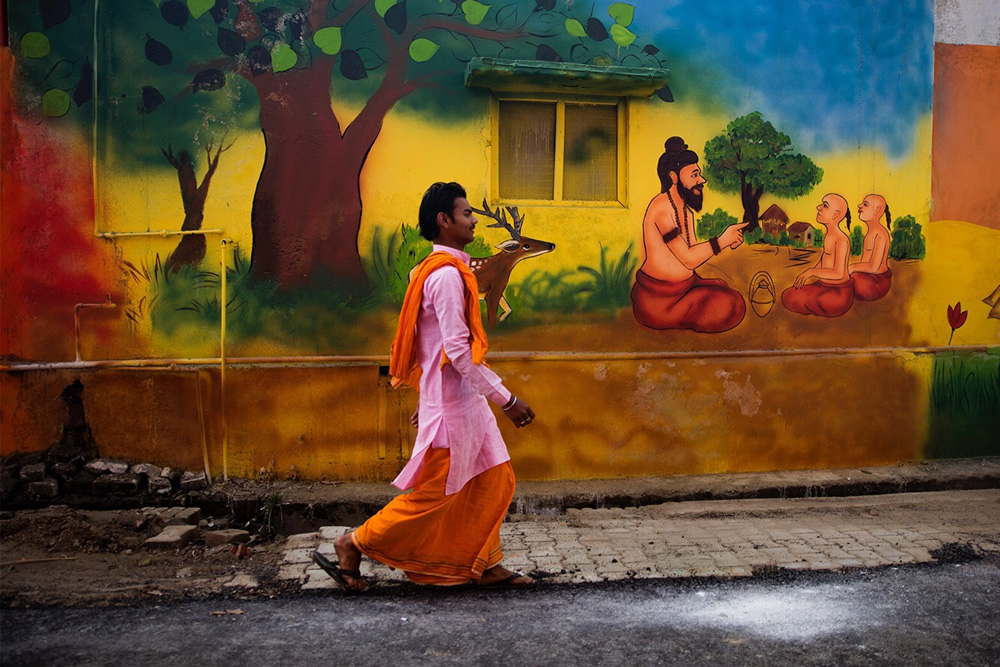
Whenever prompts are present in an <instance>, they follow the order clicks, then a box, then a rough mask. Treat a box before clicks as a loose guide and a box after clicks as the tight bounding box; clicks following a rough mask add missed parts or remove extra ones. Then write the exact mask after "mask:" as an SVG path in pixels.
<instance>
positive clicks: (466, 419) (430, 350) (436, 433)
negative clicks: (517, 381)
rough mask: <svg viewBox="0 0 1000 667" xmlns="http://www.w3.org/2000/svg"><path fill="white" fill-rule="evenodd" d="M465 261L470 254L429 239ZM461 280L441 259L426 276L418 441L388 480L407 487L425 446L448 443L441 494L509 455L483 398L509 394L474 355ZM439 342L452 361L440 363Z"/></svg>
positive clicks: (498, 399)
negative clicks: (446, 472)
mask: <svg viewBox="0 0 1000 667" xmlns="http://www.w3.org/2000/svg"><path fill="white" fill-rule="evenodd" d="M434 250H435V251H439V252H446V253H448V254H450V255H453V256H455V257H458V258H460V259H461V260H462V261H463V262H465V263H466V264H468V262H469V255H467V254H466V253H464V252H462V251H460V250H455V249H453V248H448V247H446V246H439V245H435V246H434ZM464 294H465V283H464V282H463V281H462V276H461V275H460V274H459V272H458V269H456V268H455V267H453V266H443V267H441V268H440V269H438V270H436V271H434V272H433V273H432V274H430V275H429V276H428V277H427V280H426V281H425V282H424V289H423V294H422V297H421V301H420V313H419V315H418V316H417V361H418V362H419V363H420V368H421V371H422V374H421V376H420V403H419V408H418V411H419V424H420V425H419V427H418V428H417V441H416V443H415V444H414V446H413V454H412V455H411V456H410V461H409V462H408V463H407V464H406V466H405V467H404V468H403V471H402V472H400V473H399V476H398V477H396V479H395V480H393V485H395V486H397V487H398V488H400V489H404V490H406V489H409V488H412V487H413V481H414V480H415V479H416V477H417V473H418V472H419V471H420V466H421V464H422V463H423V459H424V454H425V453H426V452H427V449H428V447H434V448H441V449H449V450H451V451H450V452H449V454H450V468H449V470H448V481H447V483H446V485H445V495H451V494H453V493H456V492H458V491H460V490H461V489H462V487H463V486H465V484H466V482H468V481H469V480H470V479H472V478H473V477H475V476H476V475H478V474H480V473H482V472H485V471H486V470H489V469H490V468H492V467H493V466H496V465H499V464H501V463H503V462H505V461H509V460H510V455H509V454H508V453H507V446H506V445H505V444H504V441H503V438H502V437H501V436H500V429H499V428H498V427H497V422H496V418H495V417H494V416H493V411H492V410H491V409H490V406H489V403H487V401H486V399H487V398H488V399H490V400H491V401H493V402H494V403H496V404H497V405H504V404H505V403H507V401H509V400H510V397H511V393H510V392H509V391H508V390H507V388H506V387H504V386H503V383H502V382H501V381H500V378H499V377H498V376H497V374H496V373H494V372H493V371H491V370H490V369H489V368H487V367H486V366H485V365H480V364H475V363H473V362H472V347H471V345H470V344H469V336H470V334H469V325H468V323H467V322H466V319H465V296H464ZM442 349H443V350H444V351H445V353H446V354H447V355H448V359H449V360H450V362H451V363H449V364H446V365H445V366H444V367H442V366H441V351H442Z"/></svg>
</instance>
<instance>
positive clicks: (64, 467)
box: [49, 463, 80, 484]
mask: <svg viewBox="0 0 1000 667" xmlns="http://www.w3.org/2000/svg"><path fill="white" fill-rule="evenodd" d="M49 472H50V473H52V476H53V477H55V478H56V479H58V480H59V481H60V482H61V483H62V484H66V483H67V482H69V481H70V480H71V479H73V478H74V477H76V473H78V472H80V468H79V467H77V466H76V465H75V464H72V463H53V464H52V467H50V468H49Z"/></svg>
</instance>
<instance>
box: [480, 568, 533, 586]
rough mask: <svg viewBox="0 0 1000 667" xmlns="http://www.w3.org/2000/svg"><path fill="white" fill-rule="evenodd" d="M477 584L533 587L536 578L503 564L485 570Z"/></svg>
mask: <svg viewBox="0 0 1000 667" xmlns="http://www.w3.org/2000/svg"><path fill="white" fill-rule="evenodd" d="M477 585H479V586H485V587H487V588H490V587H492V588H533V587H534V586H535V580H534V579H532V578H531V577H529V576H527V575H524V574H518V573H517V572H511V571H510V570H508V569H507V568H505V567H503V566H502V565H495V566H494V567H491V568H490V569H488V570H486V571H485V572H483V576H482V578H481V579H480V580H479V581H478V582H477Z"/></svg>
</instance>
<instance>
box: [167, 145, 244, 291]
mask: <svg viewBox="0 0 1000 667" xmlns="http://www.w3.org/2000/svg"><path fill="white" fill-rule="evenodd" d="M231 147H232V144H230V146H227V147H226V148H223V147H222V144H219V148H218V150H216V151H215V155H214V156H213V155H212V145H211V144H209V145H208V146H206V147H205V157H206V159H207V162H208V171H207V172H205V176H204V177H203V178H202V179H201V183H200V184H199V183H198V176H197V175H196V174H195V173H194V163H192V162H191V154H190V153H188V152H187V151H181V152H180V153H178V154H177V156H176V157H175V156H174V149H173V147H172V146H168V147H167V148H166V150H164V151H163V157H165V158H166V159H167V162H168V163H170V166H171V167H173V168H174V169H176V170H177V181H178V183H179V184H180V188H181V203H182V204H183V205H184V222H182V223H181V230H182V231H196V230H198V229H201V223H202V221H203V220H204V219H205V200H206V199H208V188H209V186H210V185H211V183H212V175H213V174H214V173H215V170H216V169H218V168H219V158H220V157H221V156H222V153H223V152H224V151H226V150H227V149H228V148H231ZM205 250H206V243H205V236H204V234H188V235H186V236H184V237H182V238H181V240H180V241H179V242H178V243H177V247H176V248H175V249H174V251H173V252H172V253H170V255H169V256H168V257H167V261H166V264H165V265H164V269H165V270H166V271H168V272H169V273H177V271H179V270H180V268H181V267H182V266H198V265H199V264H201V260H203V259H204V258H205Z"/></svg>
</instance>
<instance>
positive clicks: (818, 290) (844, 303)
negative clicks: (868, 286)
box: [781, 280, 854, 317]
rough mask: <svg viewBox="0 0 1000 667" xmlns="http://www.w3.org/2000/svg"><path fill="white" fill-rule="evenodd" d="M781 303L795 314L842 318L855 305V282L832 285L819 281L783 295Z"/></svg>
mask: <svg viewBox="0 0 1000 667" xmlns="http://www.w3.org/2000/svg"><path fill="white" fill-rule="evenodd" d="M781 303H782V305H784V306H785V308H787V309H788V310H790V311H792V312H793V313H800V314H802V315H819V316H820V317H840V316H841V315H843V314H844V313H846V312H847V311H849V310H850V309H851V306H852V305H854V281H853V280H848V281H847V282H846V283H837V284H831V283H827V282H823V281H822V280H819V281H817V282H814V283H810V284H809V285H803V286H802V287H789V288H788V289H786V290H785V291H784V292H782V293H781Z"/></svg>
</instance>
